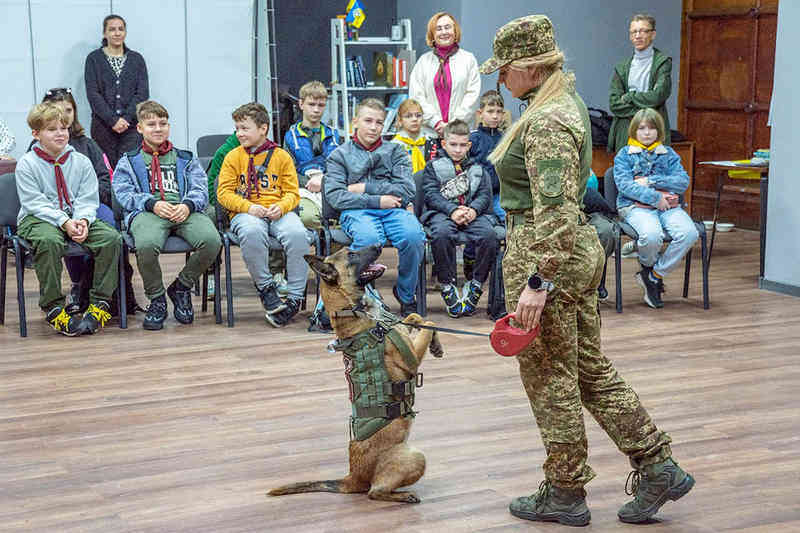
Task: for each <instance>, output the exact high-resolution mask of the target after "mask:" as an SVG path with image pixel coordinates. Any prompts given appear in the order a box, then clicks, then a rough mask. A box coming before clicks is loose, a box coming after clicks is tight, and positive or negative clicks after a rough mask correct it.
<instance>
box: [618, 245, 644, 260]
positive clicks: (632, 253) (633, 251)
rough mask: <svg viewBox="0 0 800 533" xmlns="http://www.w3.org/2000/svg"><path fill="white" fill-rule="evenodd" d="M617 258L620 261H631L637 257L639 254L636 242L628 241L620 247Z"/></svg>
mask: <svg viewBox="0 0 800 533" xmlns="http://www.w3.org/2000/svg"><path fill="white" fill-rule="evenodd" d="M619 256H620V257H621V258H622V259H633V258H634V257H639V252H638V251H637V248H636V241H628V242H626V243H625V244H623V245H622V248H621V249H620V252H619Z"/></svg>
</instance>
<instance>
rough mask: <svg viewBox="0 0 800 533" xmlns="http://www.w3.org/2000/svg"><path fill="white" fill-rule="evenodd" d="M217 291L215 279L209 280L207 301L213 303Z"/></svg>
mask: <svg viewBox="0 0 800 533" xmlns="http://www.w3.org/2000/svg"><path fill="white" fill-rule="evenodd" d="M215 290H216V285H214V278H208V289H207V290H206V300H208V301H212V300H213V299H214V291H215Z"/></svg>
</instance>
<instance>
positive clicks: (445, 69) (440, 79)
mask: <svg viewBox="0 0 800 533" xmlns="http://www.w3.org/2000/svg"><path fill="white" fill-rule="evenodd" d="M456 52H458V43H453V44H451V45H450V46H444V47H441V46H437V47H435V48H434V49H433V53H434V54H435V55H436V57H437V58H438V59H439V70H438V71H437V72H436V74H435V75H434V77H433V89H434V90H435V91H436V99H437V100H438V101H439V110H440V111H441V112H442V122H449V118H450V117H449V115H450V92H451V91H452V89H453V76H452V74H451V72H450V58H451V57H453V56H454V55H455V53H456Z"/></svg>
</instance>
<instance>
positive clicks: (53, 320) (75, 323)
mask: <svg viewBox="0 0 800 533" xmlns="http://www.w3.org/2000/svg"><path fill="white" fill-rule="evenodd" d="M46 320H47V323H48V324H50V326H52V328H53V329H54V330H56V331H57V332H59V333H61V334H62V335H66V336H67V337H77V336H78V335H80V334H81V328H80V321H81V318H80V316H77V315H74V316H73V315H69V314H68V313H67V312H66V311H65V310H64V308H63V307H61V306H60V305H59V306H56V307H54V308H52V309H51V310H50V311H48V312H47V318H46Z"/></svg>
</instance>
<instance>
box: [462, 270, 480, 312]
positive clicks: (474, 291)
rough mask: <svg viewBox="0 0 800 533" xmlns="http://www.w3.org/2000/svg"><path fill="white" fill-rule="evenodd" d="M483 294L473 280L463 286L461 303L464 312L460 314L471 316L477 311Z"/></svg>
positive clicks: (477, 283) (478, 284)
mask: <svg viewBox="0 0 800 533" xmlns="http://www.w3.org/2000/svg"><path fill="white" fill-rule="evenodd" d="M481 294H483V289H482V288H481V284H480V283H479V282H477V281H475V280H474V279H473V280H472V281H468V282H467V283H465V284H464V296H462V298H461V301H462V302H464V311H462V314H463V315H465V316H472V315H474V314H475V311H477V310H478V302H479V301H480V299H481Z"/></svg>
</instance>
